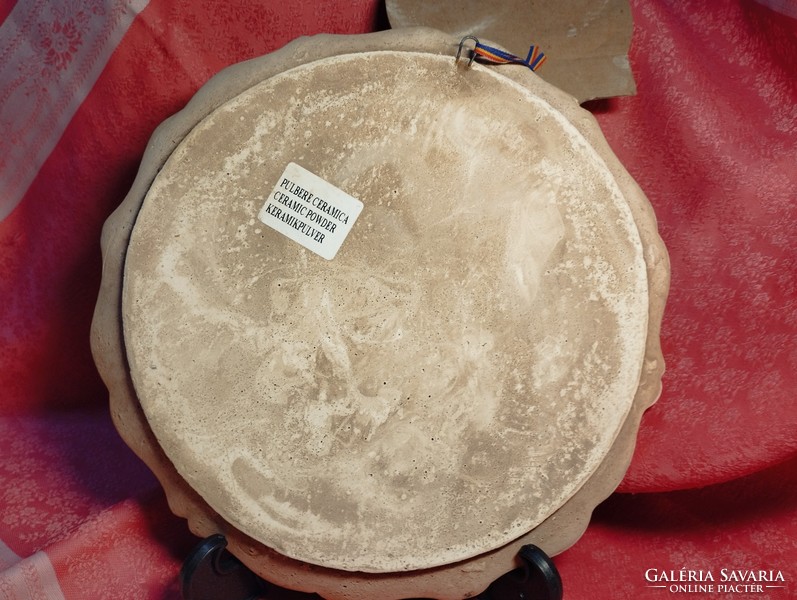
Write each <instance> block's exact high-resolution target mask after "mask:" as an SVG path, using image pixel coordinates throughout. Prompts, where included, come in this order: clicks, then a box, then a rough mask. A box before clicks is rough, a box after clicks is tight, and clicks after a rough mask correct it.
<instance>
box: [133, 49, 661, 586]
mask: <svg viewBox="0 0 797 600" xmlns="http://www.w3.org/2000/svg"><path fill="white" fill-rule="evenodd" d="M291 162H293V163H296V164H299V165H301V166H302V167H304V168H305V169H307V170H309V171H311V172H313V173H315V174H316V175H318V176H319V177H321V178H323V179H324V180H325V181H327V182H329V183H331V184H332V185H334V186H336V187H338V188H340V189H341V190H343V191H344V192H345V193H347V194H350V195H351V196H354V197H355V198H357V199H359V200H360V201H361V202H362V203H363V205H364V207H363V210H362V213H361V215H360V216H359V218H358V220H357V221H356V223H355V224H354V226H353V228H352V230H351V232H350V234H349V235H348V237H347V238H346V239H345V240H344V242H343V245H342V247H341V249H340V250H339V252H338V254H337V255H336V256H335V258H334V259H332V260H326V259H324V258H322V257H320V256H318V255H317V254H315V253H313V252H311V251H309V250H307V249H306V248H304V247H303V246H302V245H300V244H298V243H296V242H295V241H293V240H291V239H288V238H287V237H285V236H283V235H282V234H281V233H279V232H277V231H275V230H273V229H271V228H269V227H267V226H266V225H264V224H263V223H261V222H260V221H259V220H258V218H257V215H258V212H259V211H260V209H261V208H262V206H263V204H264V203H265V201H266V198H267V197H268V195H269V194H270V192H271V190H272V189H273V188H274V186H275V185H277V184H278V183H279V180H280V176H281V174H282V172H283V170H284V169H285V167H286V166H287V165H288V163H291ZM122 308H123V316H124V343H125V348H126V351H127V356H128V359H129V363H130V374H131V376H132V380H133V383H134V385H135V391H136V394H137V396H138V398H139V400H140V403H141V406H142V407H143V410H144V413H145V415H146V417H147V421H148V423H149V424H150V426H151V427H152V430H153V431H154V433H155V435H156V436H157V439H158V442H159V444H160V445H161V447H162V448H163V450H164V451H165V452H166V454H167V456H168V457H169V459H170V460H171V461H172V462H173V463H174V465H175V467H176V468H177V471H178V472H179V473H180V475H181V476H182V477H183V478H184V479H185V480H186V481H187V482H188V483H189V484H190V486H191V487H192V488H193V489H195V490H196V491H197V492H199V494H200V495H201V496H202V497H203V498H204V499H205V501H207V503H208V504H209V505H210V506H211V507H213V509H215V510H216V511H218V512H219V513H220V514H221V515H222V516H223V517H224V518H225V519H226V520H227V521H229V522H230V523H232V524H234V525H235V526H236V527H237V528H239V529H240V530H241V531H243V532H244V533H246V534H248V535H250V536H251V537H252V538H254V539H256V540H258V541H260V542H262V543H264V544H266V545H267V546H269V547H271V548H274V549H275V550H277V551H278V552H280V553H283V554H285V555H287V556H289V557H292V558H295V559H298V560H301V561H303V562H307V563H311V564H316V565H322V566H325V567H331V568H335V569H342V570H350V571H365V572H395V571H404V570H411V569H424V568H428V567H433V566H437V565H443V564H448V563H452V562H455V561H460V560H464V559H467V558H469V557H473V556H476V555H479V554H482V553H484V552H486V551H489V550H492V549H494V548H498V547H499V546H502V545H504V544H506V543H508V542H509V541H511V540H514V539H516V538H518V537H519V536H521V535H523V534H524V533H526V532H527V531H529V530H531V529H533V528H534V527H536V526H537V525H539V524H540V523H542V522H543V521H544V520H545V519H546V518H547V517H548V516H549V515H551V514H552V513H553V512H554V511H556V510H557V509H558V508H559V507H561V506H562V505H563V504H564V503H565V502H566V501H567V500H568V499H569V498H570V497H572V496H573V494H575V493H576V492H577V491H578V490H579V488H580V487H581V486H582V485H583V484H584V483H585V481H587V479H589V477H590V476H591V475H592V474H593V473H594V472H595V470H596V469H597V468H598V467H599V466H600V464H601V462H602V461H603V459H604V457H605V456H606V454H607V453H608V451H609V449H610V448H611V446H612V444H613V442H614V440H615V438H616V436H617V434H618V432H619V431H620V429H621V427H622V426H623V423H624V420H625V418H626V416H627V415H628V413H629V410H630V408H631V405H632V402H633V399H634V396H635V394H636V392H637V387H638V384H639V380H640V372H641V369H642V362H643V357H644V354H645V348H646V338H647V332H648V322H647V319H648V309H649V298H648V281H647V275H646V264H645V261H644V259H643V248H642V243H641V241H640V235H639V232H638V230H637V226H636V224H635V222H634V219H633V216H632V213H631V210H630V209H629V205H628V202H627V200H626V199H625V198H624V196H623V194H622V193H621V191H620V188H619V187H618V184H617V183H616V181H615V179H614V177H613V175H612V174H611V172H610V170H609V169H608V168H607V166H606V164H605V163H604V161H603V159H602V158H601V157H600V155H599V154H598V152H597V151H596V150H595V149H594V148H593V147H592V146H591V145H590V143H589V142H588V141H587V139H586V138H585V137H584V136H583V135H582V133H581V132H580V131H579V130H577V129H576V128H575V127H573V125H572V124H571V123H570V121H568V120H567V119H565V118H564V117H562V115H561V113H560V112H559V111H558V110H556V109H555V108H554V107H552V106H551V105H550V104H549V103H548V102H547V101H546V100H544V99H542V98H541V97H539V96H536V95H535V94H533V93H532V92H530V91H529V90H528V89H527V88H525V87H523V86H521V85H519V84H518V83H516V82H515V81H513V80H512V79H509V78H507V77H504V76H503V75H501V74H500V73H499V72H497V71H494V70H490V69H487V68H484V67H481V66H479V65H473V66H472V67H471V68H469V69H466V68H464V67H463V66H461V65H460V66H455V64H454V62H453V60H452V59H451V58H449V57H444V56H438V55H434V54H426V53H416V52H363V53H359V54H356V55H355V54H351V55H341V56H336V57H331V58H326V59H323V60H319V61H315V62H310V63H308V64H305V65H302V66H299V67H296V68H293V69H291V70H288V71H286V72H284V73H282V74H279V75H276V76H274V77H271V78H269V79H267V80H265V81H263V82H262V83H259V84H257V85H255V86H253V87H251V88H249V89H248V90H246V91H244V92H243V93H242V94H240V95H239V96H237V97H235V98H233V99H232V100H230V101H228V102H226V103H225V104H223V105H221V106H220V107H219V108H217V109H216V110H215V111H214V112H212V113H211V114H210V115H209V116H207V117H206V118H205V119H204V120H203V121H201V122H200V123H199V124H198V125H196V127H194V129H193V130H192V131H191V132H190V133H189V135H188V136H187V137H186V138H185V139H184V140H183V141H182V142H181V143H180V145H179V146H178V147H177V148H176V150H175V151H174V152H173V153H172V155H171V157H170V158H169V160H168V161H167V162H166V164H165V165H164V166H163V169H162V170H161V171H160V173H159V174H158V176H157V177H156V178H155V180H154V182H153V184H152V186H151V188H150V190H149V192H148V193H147V195H146V198H145V200H144V203H143V206H142V208H141V211H140V213H139V215H138V218H137V221H136V223H135V227H134V229H133V232H132V236H131V240H130V244H129V247H128V250H127V258H126V264H125V280H124V288H123V307H122Z"/></svg>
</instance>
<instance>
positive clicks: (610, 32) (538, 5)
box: [386, 0, 636, 103]
mask: <svg viewBox="0 0 797 600" xmlns="http://www.w3.org/2000/svg"><path fill="white" fill-rule="evenodd" d="M386 6H387V16H388V19H389V20H390V26H391V27H393V28H394V29H398V28H402V27H415V26H427V27H433V28H435V29H439V30H441V31H445V32H447V33H451V34H452V35H455V36H460V37H464V36H466V35H475V36H477V37H479V39H480V41H482V43H485V42H487V41H491V42H494V43H496V44H498V45H499V46H502V47H503V48H505V49H506V50H508V51H509V52H512V53H513V54H516V55H518V56H520V57H521V58H525V57H526V55H527V53H528V51H529V46H531V45H532V44H534V45H536V46H539V47H540V48H541V49H542V51H543V52H544V53H545V55H546V57H547V58H546V61H545V64H544V65H542V66H541V67H540V69H539V71H537V74H538V75H539V76H540V77H542V78H543V79H545V80H546V81H547V82H548V83H552V84H553V85H555V86H556V87H558V88H559V89H561V90H564V91H565V92H567V93H569V94H571V95H573V96H575V97H576V98H577V99H578V101H579V103H582V102H586V101H587V100H593V99H595V98H609V97H612V96H630V95H633V94H635V93H636V85H635V84H634V76H633V74H632V73H631V67H630V65H629V62H628V48H629V46H630V45H631V33H632V30H633V20H632V16H631V8H630V6H629V4H628V0H606V1H605V2H601V3H593V2H588V1H586V0H579V1H578V2H568V3H563V4H551V3H548V2H542V1H540V0H532V1H522V0H509V1H507V2H501V3H484V2H475V1H474V0H462V1H458V2H451V3H448V2H424V1H423V0H387V2H386ZM482 38H484V39H482ZM509 68H517V67H509Z"/></svg>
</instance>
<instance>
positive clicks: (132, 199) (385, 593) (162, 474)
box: [92, 30, 668, 599]
mask: <svg viewBox="0 0 797 600" xmlns="http://www.w3.org/2000/svg"><path fill="white" fill-rule="evenodd" d="M402 45H405V46H407V47H410V48H419V47H421V46H425V47H426V48H427V49H428V50H429V51H430V52H444V53H445V52H448V51H449V49H450V46H451V42H450V40H448V41H447V39H446V38H445V36H440V35H439V34H436V33H434V32H428V31H424V30H418V31H414V32H412V33H411V34H407V33H405V34H404V35H402V36H401V39H397V38H396V37H394V36H391V35H390V34H375V35H372V36H356V37H339V38H329V37H327V36H319V38H316V39H311V40H300V41H299V42H296V43H294V44H292V45H291V46H290V47H288V48H286V49H285V50H284V51H281V52H280V53H277V55H274V56H273V57H265V59H260V60H258V61H252V63H248V64H244V65H239V66H237V67H235V68H233V69H230V70H228V71H227V72H225V73H222V74H221V75H220V76H219V77H218V78H216V79H215V80H214V81H212V82H211V84H209V85H208V86H206V89H203V91H202V92H201V93H200V94H198V95H197V98H195V99H194V101H192V103H191V104H190V105H189V107H188V108H187V109H186V110H185V111H184V112H183V113H181V114H180V115H178V117H175V118H174V119H172V120H171V122H168V123H167V124H165V125H164V126H163V127H162V128H161V131H159V133H158V134H157V135H156V136H155V137H154V138H153V144H152V146H151V148H150V150H149V151H148V155H147V157H145V161H144V163H143V166H142V172H141V173H140V176H139V178H138V180H137V182H136V185H135V186H134V189H133V190H132V191H131V194H130V196H129V197H128V199H127V200H126V202H125V204H124V205H123V206H122V207H120V209H119V210H118V211H117V212H116V213H115V215H114V216H113V217H112V218H111V219H110V220H109V222H108V224H107V226H106V229H105V231H104V239H103V246H104V256H105V268H104V277H103V289H102V292H101V298H100V302H99V303H98V309H97V313H96V316H95V324H94V328H93V332H92V333H93V337H92V342H93V348H94V351H95V357H96V359H97V363H98V367H99V368H100V371H101V373H102V374H103V377H104V378H105V380H106V383H108V385H109V388H110V389H111V400H112V409H113V414H114V418H115V421H116V423H117V426H118V427H119V429H120V432H121V433H122V435H123V436H124V437H125V439H126V440H127V442H128V444H130V445H131V447H132V448H133V449H134V450H136V452H137V453H138V454H139V455H140V456H142V458H144V460H145V461H146V462H147V463H148V464H149V465H150V467H151V468H153V470H154V471H155V472H156V474H157V475H158V476H159V478H160V479H161V481H162V482H163V483H164V486H165V488H166V490H167V493H168V494H169V499H170V503H171V505H172V508H173V510H175V512H177V513H178V514H184V515H186V516H187V517H188V518H189V522H190V524H191V526H192V529H193V530H194V531H196V532H197V533H198V534H199V535H208V534H209V533H213V532H216V531H221V532H223V533H225V534H226V535H227V537H228V539H229V540H230V543H231V549H232V550H233V551H234V552H235V553H236V554H237V555H238V556H239V557H240V558H242V559H243V560H244V561H245V562H247V564H248V565H249V566H250V567H251V568H253V569H255V570H256V571H258V572H260V573H261V574H262V575H263V576H265V577H267V578H269V579H271V580H274V581H277V582H279V583H281V584H283V585H287V586H290V587H293V588H295V589H302V590H306V591H319V592H321V593H322V594H323V595H324V596H325V597H328V598H341V599H342V598H375V597H380V598H401V597H408V596H416V597H417V596H424V597H431V596H434V597H436V598H463V597H466V596H468V595H471V594H473V593H475V592H478V591H480V590H481V589H483V587H484V586H486V584H487V583H489V581H491V580H492V579H493V578H494V577H496V576H498V575H499V574H500V573H501V572H505V571H506V570H509V569H510V568H511V567H512V565H513V564H514V560H513V556H514V553H515V552H516V550H517V547H519V545H520V544H521V543H537V544H539V545H541V546H542V547H543V548H544V549H546V550H547V551H548V552H550V553H556V552H558V551H561V550H562V549H564V548H565V547H566V546H567V545H569V544H570V543H572V541H574V540H575V539H576V538H577V537H578V535H580V532H581V531H582V530H583V528H584V527H585V526H586V521H587V520H588V516H589V511H590V510H591V508H592V507H593V506H594V505H595V504H596V503H597V502H598V501H599V500H600V499H601V498H603V497H605V495H607V494H608V493H609V492H610V491H611V489H612V488H613V487H614V485H616V483H617V481H619V478H620V477H621V475H622V472H623V471H624V469H625V465H626V464H627V461H628V459H629V457H630V452H631V449H632V448H633V438H634V435H635V431H636V426H637V424H638V419H639V416H640V414H641V411H642V410H644V408H645V407H647V406H648V405H649V404H650V403H651V402H652V401H654V400H655V398H656V396H657V395H658V390H659V386H660V384H659V378H660V375H661V369H662V366H663V363H662V361H661V357H660V351H659V350H658V325H659V322H660V318H661V310H662V308H663V304H664V298H665V296H666V288H667V279H668V277H667V268H666V253H665V252H664V249H663V246H662V245H661V242H660V240H659V239H658V236H657V234H656V232H655V220H654V219H653V217H652V213H651V211H650V208H649V205H647V202H646V201H645V200H644V196H642V195H641V193H639V191H638V188H636V186H635V184H633V181H631V180H630V178H629V177H628V175H627V173H625V172H624V171H623V170H622V167H620V166H619V163H617V162H616V159H613V157H612V156H611V155H610V153H609V152H608V148H606V147H605V142H604V141H603V140H602V138H601V137H600V134H599V133H597V134H596V132H597V130H596V128H595V127H594V125H593V124H592V121H591V118H590V117H589V115H588V114H587V113H583V111H578V110H577V107H575V106H569V105H568V104H567V102H566V101H565V103H564V104H561V102H562V99H563V97H562V98H560V97H558V96H559V95H558V94H557V93H556V92H555V91H552V90H551V89H550V88H547V87H545V86H543V87H541V88H538V89H536V90H535V91H536V92H537V93H540V95H542V96H543V97H545V96H547V97H548V99H552V100H554V101H558V105H559V108H560V109H561V110H563V113H564V114H565V115H567V118H568V119H569V120H570V121H571V122H574V123H577V124H578V126H579V129H580V130H581V131H582V132H584V133H585V135H586V136H587V138H588V140H589V142H590V143H591V144H592V145H593V146H594V147H597V148H598V149H599V150H600V154H601V156H602V157H603V158H604V159H605V160H606V161H607V163H608V166H609V169H610V171H611V172H612V173H613V174H614V177H615V178H616V180H617V182H618V184H619V185H620V187H621V188H622V189H623V193H624V194H625V196H626V198H627V199H628V201H629V203H630V207H631V210H632V212H633V213H634V217H635V219H636V221H637V224H638V225H639V228H640V231H641V233H642V238H643V240H646V244H645V249H646V256H645V258H646V262H647V265H646V266H647V271H648V274H649V275H650V279H649V281H648V284H649V285H650V288H651V294H652V295H651V304H650V320H649V321H648V336H647V341H646V347H647V352H646V361H645V367H644V373H643V379H642V385H641V386H640V388H639V389H638V390H637V393H636V398H635V401H634V408H633V411H632V413H631V415H630V417H629V418H628V419H627V420H626V421H625V424H624V429H623V432H622V435H621V436H620V438H619V439H618V440H617V441H616V442H615V444H614V445H613V446H612V449H611V452H610V454H609V455H608V456H607V460H606V461H604V462H603V463H602V464H601V465H600V466H599V468H598V471H597V472H596V473H595V475H594V476H593V477H592V478H590V479H589V481H588V482H587V483H586V484H585V485H584V487H583V488H582V489H581V490H580V491H579V492H578V493H577V494H576V495H575V496H574V497H573V498H572V499H571V500H570V501H568V502H567V503H565V504H564V505H563V506H562V507H561V508H559V510H558V511H557V512H556V513H555V514H554V515H553V516H551V517H550V518H548V519H546V520H545V521H544V522H543V523H542V524H541V525H540V526H539V527H537V528H536V529H534V530H532V531H531V532H529V533H527V534H526V535H524V536H523V537H521V538H518V540H516V541H515V542H513V543H512V544H510V545H508V546H506V547H504V548H499V549H497V550H495V551H493V552H488V553H486V554H484V555H481V556H479V557H476V558H475V559H472V560H468V561H464V562H462V563H453V564H450V565H445V566H443V567H440V568H437V569H426V570H422V571H414V572H407V573H384V574H373V575H368V574H365V573H359V574H358V573H345V572H341V571H336V570H332V569H329V568H325V567H313V566H311V565H307V564H303V563H301V562H298V561H293V560H291V559H289V558H287V557H285V556H283V555H279V554H276V553H274V552H273V551H271V550H269V549H268V548H266V547H263V546H262V545H260V544H259V543H258V542H256V541H255V540H252V539H249V538H247V537H246V536H245V535H243V534H242V533H241V532H240V531H238V530H237V529H235V528H231V527H230V526H229V525H228V524H226V523H225V521H224V520H223V519H221V518H220V517H219V516H218V515H217V514H216V513H214V512H213V511H211V510H209V509H208V507H207V506H206V505H205V504H204V501H203V500H202V499H201V498H199V497H198V496H197V495H196V493H195V492H193V490H191V489H190V488H189V487H188V486H186V485H185V482H184V481H183V480H182V479H181V478H180V477H179V476H178V475H177V473H176V472H175V471H174V468H173V467H172V465H171V463H170V462H169V461H168V460H167V459H166V457H165V456H164V455H163V454H162V452H161V450H160V448H159V447H158V445H157V443H156V442H155V440H154V438H153V437H152V434H151V433H150V432H149V429H148V424H147V422H146V421H144V419H143V416H142V414H141V412H140V409H139V408H138V404H137V402H136V399H135V396H134V395H133V390H132V387H131V384H130V380H129V377H128V376H127V367H126V364H125V358H124V351H123V346H122V344H121V337H120V335H121V331H120V329H119V325H120V320H119V315H120V313H119V291H120V279H121V270H120V269H121V265H122V261H123V260H124V255H125V247H126V243H127V237H128V235H129V233H130V228H131V226H132V222H133V220H134V219H135V216H136V212H137V210H138V207H139V206H140V203H141V200H142V197H143V191H144V190H146V188H147V186H148V185H149V183H148V182H149V181H151V180H152V178H153V176H154V174H155V172H157V169H158V166H159V164H162V161H163V160H164V159H165V157H166V156H168V154H169V153H170V152H171V149H172V148H173V147H174V144H176V143H177V141H178V140H179V139H180V138H181V137H182V136H183V135H185V132H187V131H188V130H189V129H190V128H191V127H192V126H193V124H195V123H196V120H197V118H198V117H201V116H202V115H204V114H207V112H208V109H209V108H210V109H212V108H213V107H215V106H218V104H219V103H220V100H224V99H225V97H229V96H230V92H231V90H235V89H236V87H237V88H238V89H239V90H243V89H246V88H247V86H249V85H251V84H252V83H254V82H256V81H258V80H259V79H265V78H266V76H267V75H270V74H273V73H274V72H279V68H280V66H281V65H282V66H284V65H291V64H297V63H298V64H301V61H302V60H307V59H308V57H312V56H316V57H318V56H323V55H328V54H331V53H334V51H335V50H337V49H340V50H343V49H345V50H348V51H352V50H353V51H358V50H363V49H378V48H384V47H400V46H402ZM269 59H270V60H269ZM516 73H518V72H517V71H515V72H514V73H512V76H513V77H514V78H516V79H519V80H520V81H522V82H523V83H524V84H526V85H528V84H529V82H530V83H531V84H532V85H530V86H529V87H532V88H534V87H535V85H536V83H535V82H536V78H534V77H533V76H531V77H530V78H528V76H527V75H526V74H525V73H524V74H520V75H519V76H518V75H516ZM565 100H566V99H565Z"/></svg>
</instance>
